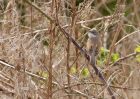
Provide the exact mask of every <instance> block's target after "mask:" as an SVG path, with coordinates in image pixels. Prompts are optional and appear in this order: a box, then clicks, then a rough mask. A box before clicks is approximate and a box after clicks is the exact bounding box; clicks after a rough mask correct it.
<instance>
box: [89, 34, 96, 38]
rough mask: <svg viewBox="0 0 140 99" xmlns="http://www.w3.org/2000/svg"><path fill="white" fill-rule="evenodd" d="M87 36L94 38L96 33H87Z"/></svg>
mask: <svg viewBox="0 0 140 99" xmlns="http://www.w3.org/2000/svg"><path fill="white" fill-rule="evenodd" d="M88 37H89V38H95V37H96V35H94V34H92V33H88Z"/></svg>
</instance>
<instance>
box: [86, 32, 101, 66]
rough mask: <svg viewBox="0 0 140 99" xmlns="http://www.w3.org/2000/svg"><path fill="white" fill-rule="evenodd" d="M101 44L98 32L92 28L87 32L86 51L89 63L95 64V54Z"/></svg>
mask: <svg viewBox="0 0 140 99" xmlns="http://www.w3.org/2000/svg"><path fill="white" fill-rule="evenodd" d="M100 46H101V40H100V35H99V33H98V32H97V31H96V30H95V29H92V30H90V31H89V32H88V40H87V52H88V54H89V56H90V63H91V64H95V56H97V55H98V53H99V49H100Z"/></svg>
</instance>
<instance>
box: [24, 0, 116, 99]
mask: <svg viewBox="0 0 140 99" xmlns="http://www.w3.org/2000/svg"><path fill="white" fill-rule="evenodd" d="M25 1H26V2H27V3H28V4H29V5H31V6H33V7H34V8H35V9H36V10H38V11H39V12H40V13H42V14H43V15H44V16H45V17H46V18H47V19H48V20H50V21H51V22H53V23H54V24H56V26H58V28H59V29H60V30H61V31H62V33H63V34H64V35H65V37H66V38H67V39H69V40H70V41H71V42H72V43H73V44H74V45H75V47H77V48H78V49H79V50H80V51H81V52H82V54H83V55H84V56H85V57H86V59H87V60H88V61H89V60H90V59H89V55H88V54H87V52H86V51H85V50H84V49H83V48H82V47H81V46H80V45H79V44H78V43H77V42H76V41H75V40H74V39H73V38H72V37H71V36H70V35H69V33H67V32H66V31H65V30H64V28H62V27H61V26H60V24H59V22H58V20H55V21H54V20H53V19H52V18H51V17H49V16H48V15H47V14H45V13H44V12H43V11H42V10H41V9H40V8H39V7H37V6H36V5H35V4H33V3H31V2H29V1H28V0H25ZM92 67H93V68H94V70H95V73H96V75H98V77H99V78H100V79H101V81H102V82H103V84H104V85H107V90H108V92H109V94H110V96H111V97H112V99H115V96H114V95H113V92H112V90H111V88H110V87H109V85H108V84H107V82H106V80H105V78H104V76H103V75H102V73H101V72H100V71H99V70H98V68H97V66H96V65H92Z"/></svg>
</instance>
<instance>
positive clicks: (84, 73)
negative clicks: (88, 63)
mask: <svg viewBox="0 0 140 99" xmlns="http://www.w3.org/2000/svg"><path fill="white" fill-rule="evenodd" d="M81 74H82V76H83V77H88V76H89V70H88V68H83V70H82V72H81Z"/></svg>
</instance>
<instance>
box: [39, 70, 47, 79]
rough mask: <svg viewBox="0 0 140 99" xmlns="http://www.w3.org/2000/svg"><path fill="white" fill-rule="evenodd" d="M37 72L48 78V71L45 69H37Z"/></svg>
mask: <svg viewBox="0 0 140 99" xmlns="http://www.w3.org/2000/svg"><path fill="white" fill-rule="evenodd" d="M38 74H39V75H40V76H42V77H44V78H48V76H49V75H48V72H46V71H39V72H38Z"/></svg>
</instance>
